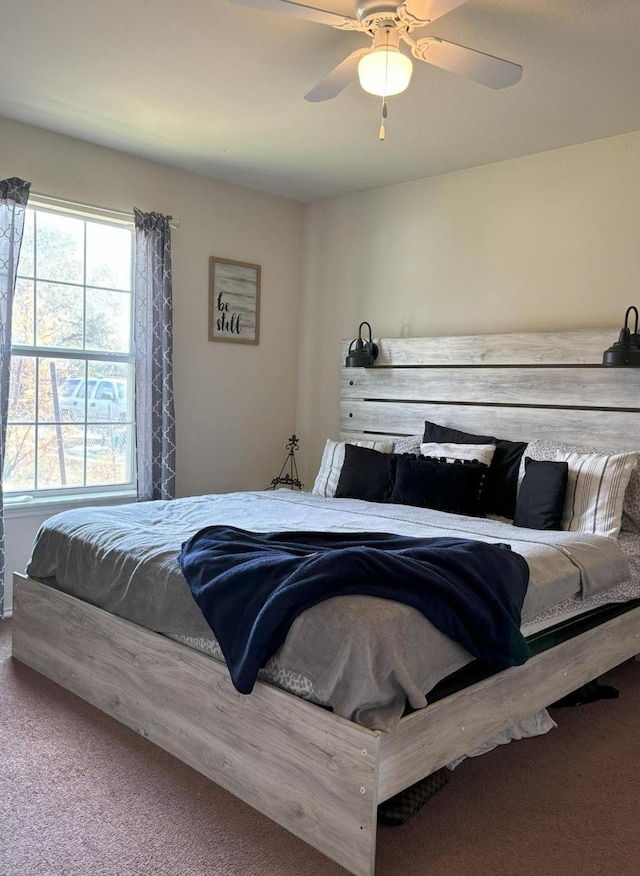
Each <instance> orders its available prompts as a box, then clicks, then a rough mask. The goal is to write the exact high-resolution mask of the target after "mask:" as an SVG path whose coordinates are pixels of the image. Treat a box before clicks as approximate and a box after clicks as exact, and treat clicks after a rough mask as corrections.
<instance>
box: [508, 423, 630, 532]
mask: <svg viewBox="0 0 640 876" xmlns="http://www.w3.org/2000/svg"><path fill="white" fill-rule="evenodd" d="M527 456H528V457H529V458H530V459H548V460H551V461H553V462H567V463H569V482H568V484H567V494H566V497H565V502H564V512H563V514H562V528H563V529H564V530H567V531H569V532H591V533H594V534H595V535H607V536H609V537H610V538H617V537H618V534H619V532H620V525H621V522H622V508H623V504H624V496H625V491H626V489H627V485H628V483H629V479H630V477H631V472H632V471H633V469H634V466H635V464H636V462H637V460H638V453H637V452H635V451H634V452H629V453H613V452H610V451H607V450H597V449H595V448H593V447H581V446H579V445H574V444H562V443H559V442H556V441H546V440H539V441H532V442H531V443H530V444H528V445H527V448H526V450H525V452H524V453H523V454H522V461H521V463H520V476H519V481H521V480H522V477H523V476H524V460H525V457H527Z"/></svg>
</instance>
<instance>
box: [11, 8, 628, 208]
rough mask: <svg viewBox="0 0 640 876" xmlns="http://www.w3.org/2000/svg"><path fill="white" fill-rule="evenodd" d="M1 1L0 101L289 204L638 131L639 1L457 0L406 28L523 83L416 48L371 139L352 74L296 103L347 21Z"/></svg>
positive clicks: (348, 37)
mask: <svg viewBox="0 0 640 876" xmlns="http://www.w3.org/2000/svg"><path fill="white" fill-rule="evenodd" d="M307 2H308V3H309V5H315V6H322V7H324V8H327V9H332V10H334V11H338V12H342V13H346V14H349V15H352V14H353V5H352V4H351V3H350V2H349V0H307ZM0 6H1V11H0V34H1V37H0V39H1V43H0V45H1V48H0V115H4V116H7V117H8V118H12V119H17V120H20V121H23V122H28V123H31V124H34V125H38V126H40V127H43V128H47V129H50V130H53V131H59V132H62V133H65V134H69V135H71V136H74V137H79V138H81V139H83V140H88V141H90V142H93V143H99V144H102V145H104V146H110V147H113V148H115V149H120V150H122V151H125V152H129V153H132V154H134V155H138V156H141V157H144V158H149V159H152V160H155V161H160V162H162V163H165V164H168V165H172V166H175V167H180V168H183V169H186V170H192V171H196V172H198V173H203V174H206V175H208V176H213V177H217V178H220V179H224V180H227V181H229V182H233V183H240V184H243V185H248V186H253V187H255V188H260V189H264V190H267V191H271V192H277V193H280V194H283V195H287V196H290V197H293V198H296V199H298V200H301V201H304V200H310V199H315V198H322V197H329V196H333V195H338V194H343V193H347V192H354V191H359V190H362V189H367V188H373V187H377V186H381V185H387V184H390V183H396V182H401V181H405V180H411V179H417V178H420V177H426V176H431V175H434V174H440V173H444V172H447V171H453V170H459V169H461V168H466V167H473V166H476V165H481V164H487V163H490V162H495V161H501V160H504V159H507V158H515V157H517V156H521V155H526V154H530V153H535V152H541V151H544V150H547V149H554V148H557V147H560V146H566V145H569V144H573V143H580V142H585V141H588V140H596V139H599V138H602V137H608V136H612V135H614V134H620V133H624V132H628V131H633V130H639V129H640V3H639V2H638V0H564V2H549V0H469V2H468V3H467V4H465V5H463V6H461V7H459V8H458V9H456V10H454V11H453V12H451V13H450V14H449V15H447V16H445V17H443V18H441V19H440V20H439V21H437V22H434V23H433V25H431V27H430V28H429V29H428V30H426V31H424V32H421V34H426V33H433V34H435V35H437V36H442V37H444V38H446V39H450V40H452V41H454V42H458V43H462V44H463V45H467V46H471V47H472V48H476V49H480V50H481V51H484V52H487V53H489V54H492V55H498V56H499V57H502V58H506V59H508V60H510V61H515V62H517V63H519V64H521V65H522V66H523V68H524V72H523V75H522V80H521V81H520V83H518V85H516V86H514V87H512V88H508V89H504V90H501V91H493V90H492V89H489V88H485V87H483V86H481V85H477V84H476V83H474V82H469V81H466V80H464V79H460V78H458V77H455V76H453V75H452V74H450V73H447V72H445V71H441V70H439V69H436V68H435V67H433V66H431V65H427V64H421V63H419V62H416V64H415V68H414V76H413V79H412V82H411V84H410V86H409V89H408V90H407V91H406V92H405V93H404V94H402V95H399V96H398V97H396V98H391V99H390V100H389V118H388V122H387V139H386V140H385V142H384V143H380V142H378V139H377V132H378V125H379V112H380V104H379V99H378V98H375V97H372V96H371V95H368V94H365V93H364V92H363V91H362V90H361V89H360V87H359V86H358V85H357V83H354V84H352V85H350V86H349V87H348V88H347V89H346V90H345V91H344V92H342V94H340V95H339V96H338V97H337V98H335V99H334V100H331V101H327V102H325V103H316V104H311V103H308V102H307V101H305V100H303V95H304V94H305V92H306V91H308V89H309V88H310V87H311V86H313V85H314V84H315V83H316V82H317V81H318V80H319V79H320V78H321V77H322V76H323V75H324V74H325V73H326V72H328V71H329V70H330V69H331V68H332V67H333V66H334V65H335V64H336V63H338V62H339V61H340V60H342V58H343V57H345V56H346V55H347V54H349V53H350V52H351V51H353V50H354V49H355V48H358V47H360V46H362V45H367V40H366V38H365V37H364V36H363V35H361V34H356V33H351V32H345V31H339V30H335V29H333V28H330V27H326V26H323V25H320V24H314V23H311V22H305V21H299V20H296V19H291V18H285V17H281V16H279V15H273V14H271V13H268V12H261V11H258V10H254V9H248V8H245V7H240V6H232V5H231V4H230V3H229V2H227V0H108V2H96V0H55V2H53V0H1V3H0ZM1 157H2V153H1V144H0V160H1Z"/></svg>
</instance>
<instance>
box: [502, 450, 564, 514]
mask: <svg viewBox="0 0 640 876" xmlns="http://www.w3.org/2000/svg"><path fill="white" fill-rule="evenodd" d="M524 466H525V474H524V477H523V479H522V483H521V484H520V492H519V493H518V501H517V502H516V513H515V518H514V520H513V522H514V524H515V526H525V527H526V528H527V529H562V512H563V510H564V499H565V494H566V492H567V484H568V482H569V463H568V462H550V461H547V460H538V459H530V458H529V457H528V456H525V458H524Z"/></svg>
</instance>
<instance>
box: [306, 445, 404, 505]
mask: <svg viewBox="0 0 640 876" xmlns="http://www.w3.org/2000/svg"><path fill="white" fill-rule="evenodd" d="M347 443H348V444H355V446H356V447H370V448H371V449H372V450H378V451H380V453H391V451H392V450H393V441H364V440H363V441H349V442H346V441H332V440H331V439H330V438H327V442H326V444H325V446H324V452H323V454H322V460H321V461H320V468H319V469H318V474H317V475H316V479H315V483H314V485H313V489H312V490H311V492H312V493H313V494H314V495H315V496H328V497H332V496H335V494H336V488H337V486H338V481H339V480H340V473H341V472H342V466H343V465H344V448H345V444H347Z"/></svg>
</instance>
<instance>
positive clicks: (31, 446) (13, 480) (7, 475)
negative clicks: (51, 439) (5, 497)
mask: <svg viewBox="0 0 640 876" xmlns="http://www.w3.org/2000/svg"><path fill="white" fill-rule="evenodd" d="M35 459H36V430H35V428H34V427H33V426H12V425H11V424H9V426H7V441H6V444H5V458H4V475H3V480H2V487H3V489H4V491H5V493H6V492H10V491H12V490H32V489H33V487H34V483H35V465H36V463H35Z"/></svg>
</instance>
